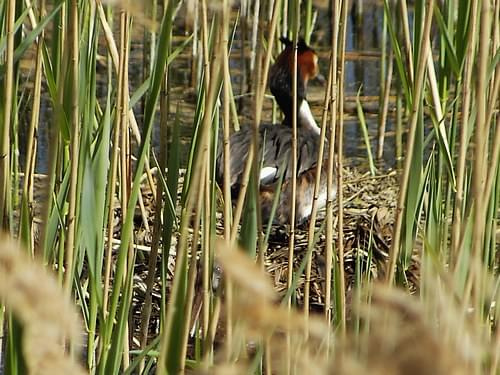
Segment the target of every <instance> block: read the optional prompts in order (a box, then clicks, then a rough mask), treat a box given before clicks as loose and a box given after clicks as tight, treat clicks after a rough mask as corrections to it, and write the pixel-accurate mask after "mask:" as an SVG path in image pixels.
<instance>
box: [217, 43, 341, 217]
mask: <svg viewBox="0 0 500 375" xmlns="http://www.w3.org/2000/svg"><path fill="white" fill-rule="evenodd" d="M280 40H281V42H282V43H283V44H284V45H285V49H284V50H283V51H282V52H281V53H280V55H279V56H278V58H277V59H276V62H275V63H274V65H273V66H272V67H271V69H270V72H269V75H270V78H269V85H270V89H271V93H272V94H273V95H274V97H275V98H276V101H277V103H278V105H279V107H280V109H281V110H282V111H283V114H284V120H283V124H282V125H279V124H277V125H272V124H261V125H260V127H259V136H260V150H259V157H260V158H261V166H262V167H261V170H260V174H259V182H260V199H261V207H262V220H263V222H264V223H267V222H268V221H269V217H270V214H271V207H272V203H273V201H274V197H275V193H276V190H277V188H278V186H277V184H278V181H279V179H280V176H281V175H282V174H283V180H282V181H283V182H282V185H281V195H280V197H279V203H278V206H277V210H276V213H275V217H274V223H279V224H287V223H290V211H291V210H290V204H291V202H292V191H291V190H292V187H291V185H292V184H291V177H292V173H293V171H292V153H291V151H292V118H293V90H292V77H293V58H294V57H293V43H292V42H291V41H290V40H289V39H286V38H280ZM318 71H319V69H318V57H317V55H316V53H315V52H314V50H313V49H311V48H310V47H309V46H308V45H307V44H306V43H305V42H304V41H303V40H300V41H299V42H298V44H297V170H296V177H297V194H296V196H297V200H296V214H295V222H296V224H302V223H304V222H305V221H306V220H307V219H308V218H309V216H310V215H311V210H312V203H313V197H314V195H313V194H314V183H315V177H316V165H317V160H318V151H319V146H320V137H319V133H320V129H319V127H318V125H317V124H316V121H315V120H314V117H313V115H312V113H311V110H310V107H309V104H308V102H307V99H306V92H307V84H308V81H309V80H310V79H312V78H315V77H316V75H317V74H318ZM250 142H251V128H250V127H246V128H244V129H242V130H240V131H239V132H235V133H233V134H232V135H231V137H230V140H229V143H230V150H231V151H230V152H231V168H230V169H231V170H230V184H231V194H232V196H233V198H235V196H236V195H237V194H238V192H239V187H240V181H241V177H242V174H243V170H244V168H245V163H246V160H247V158H248V150H249V146H250ZM326 154H327V153H326V152H325V154H324V155H325V156H324V157H323V158H324V159H326ZM216 169H217V173H216V179H217V182H218V183H219V184H222V181H223V173H224V157H223V147H222V142H220V143H219V147H218V150H217V160H216ZM325 169H326V168H323V169H322V170H323V171H324V170H325ZM323 171H322V173H321V179H320V181H321V182H320V191H319V196H318V208H322V207H324V206H325V205H326V198H327V197H326V194H327V188H326V172H323ZM335 193H336V191H335V192H334V194H335Z"/></svg>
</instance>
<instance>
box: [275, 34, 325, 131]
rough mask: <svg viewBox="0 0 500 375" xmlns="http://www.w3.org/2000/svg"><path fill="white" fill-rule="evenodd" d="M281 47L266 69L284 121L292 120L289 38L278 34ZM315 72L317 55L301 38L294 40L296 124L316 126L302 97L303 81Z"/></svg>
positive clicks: (311, 77)
mask: <svg viewBox="0 0 500 375" xmlns="http://www.w3.org/2000/svg"><path fill="white" fill-rule="evenodd" d="M280 41H281V43H283V44H284V46H285V49H284V50H283V51H282V52H281V53H280V54H279V55H278V57H277V58H276V61H275V63H274V65H273V66H272V67H271V70H270V72H269V86H270V89H271V93H272V94H273V95H274V97H275V98H276V101H277V103H278V105H279V106H280V108H281V110H282V111H283V113H284V115H285V119H284V123H285V125H290V126H291V124H292V113H293V64H294V50H293V47H294V46H293V41H292V40H290V39H288V38H286V37H281V38H280ZM318 73H319V66H318V55H317V54H316V52H315V51H314V50H313V49H312V48H311V47H309V46H308V45H307V43H306V42H305V41H304V39H302V38H300V39H299V40H298V41H297V118H298V121H299V126H305V127H311V128H312V129H318V131H319V128H318V127H317V124H316V122H315V121H314V118H313V117H312V113H311V111H310V109H309V105H308V103H307V100H306V93H307V83H308V82H309V80H310V79H313V78H315V77H316V76H317V75H318Z"/></svg>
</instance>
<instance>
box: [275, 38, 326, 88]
mask: <svg viewBox="0 0 500 375" xmlns="http://www.w3.org/2000/svg"><path fill="white" fill-rule="evenodd" d="M280 41H281V43H283V44H284V45H285V49H284V50H283V52H281V54H280V56H282V55H283V56H284V58H283V60H282V61H279V60H280V56H278V59H277V62H278V61H279V62H280V63H282V64H283V63H285V62H286V64H287V67H288V69H289V70H290V72H292V71H293V41H292V40H290V39H288V38H287V37H284V36H282V37H280ZM297 71H298V73H299V76H300V79H301V80H302V81H303V82H304V84H305V85H307V82H308V81H309V80H310V79H312V78H315V77H316V76H317V75H318V73H319V66H318V55H317V54H316V52H315V51H314V50H313V49H312V48H311V47H309V46H308V45H307V43H306V42H305V40H304V39H303V38H299V40H298V41H297Z"/></svg>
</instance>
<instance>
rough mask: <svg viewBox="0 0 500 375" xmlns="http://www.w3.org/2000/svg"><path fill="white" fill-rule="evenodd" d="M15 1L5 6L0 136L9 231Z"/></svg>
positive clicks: (1, 212) (0, 201)
mask: <svg viewBox="0 0 500 375" xmlns="http://www.w3.org/2000/svg"><path fill="white" fill-rule="evenodd" d="M15 16H16V1H15V0H8V1H7V4H6V15H5V29H6V34H7V49H6V52H5V60H6V61H5V91H4V105H3V125H2V132H1V134H0V137H1V138H0V141H1V144H0V147H1V148H0V155H1V157H0V229H5V230H8V229H9V219H8V216H9V215H8V206H9V205H10V203H9V202H10V179H11V177H10V172H11V171H10V130H11V115H12V108H13V102H12V101H13V96H14V93H13V90H14V87H13V85H14V20H15Z"/></svg>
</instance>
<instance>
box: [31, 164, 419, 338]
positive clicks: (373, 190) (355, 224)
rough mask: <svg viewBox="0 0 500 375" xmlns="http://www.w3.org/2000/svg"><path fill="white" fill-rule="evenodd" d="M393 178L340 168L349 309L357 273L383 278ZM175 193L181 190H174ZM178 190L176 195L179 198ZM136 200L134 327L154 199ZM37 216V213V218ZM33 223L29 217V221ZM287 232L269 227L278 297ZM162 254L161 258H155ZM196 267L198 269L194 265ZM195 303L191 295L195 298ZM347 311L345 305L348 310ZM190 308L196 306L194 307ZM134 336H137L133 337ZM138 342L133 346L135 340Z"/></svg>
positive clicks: (156, 293) (303, 241)
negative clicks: (341, 170) (341, 169)
mask: <svg viewBox="0 0 500 375" xmlns="http://www.w3.org/2000/svg"><path fill="white" fill-rule="evenodd" d="M182 177H183V176H182V174H181V177H180V181H179V182H180V184H179V185H180V187H182V180H183V178H182ZM397 180H398V178H397V176H396V173H395V172H394V171H390V172H388V173H386V174H384V175H377V176H371V175H370V174H369V173H362V172H360V171H359V170H358V169H356V168H345V169H344V181H345V183H344V191H343V192H344V216H343V217H344V223H343V235H344V269H345V278H346V279H345V281H346V289H347V303H348V305H349V301H350V295H351V293H352V290H353V288H354V287H355V285H356V279H357V277H358V276H359V275H363V277H365V279H366V277H367V273H369V276H370V278H372V279H380V278H383V277H384V275H385V272H386V266H387V260H388V252H389V247H390V243H391V236H392V230H393V223H394V219H395V212H396V202H397V194H398V181H397ZM36 181H37V185H38V187H39V188H37V189H35V191H36V192H37V191H38V192H43V185H44V184H45V183H46V180H45V177H44V176H38V177H37V178H36ZM180 189H181V188H180ZM180 189H179V194H180ZM141 193H142V194H141V199H140V201H139V203H138V205H137V208H136V212H135V237H134V241H135V244H136V246H137V247H138V249H140V250H143V251H141V252H139V253H138V257H137V259H136V265H135V268H134V298H133V305H134V306H133V307H132V309H133V319H134V323H135V324H134V326H135V327H137V329H138V327H140V326H141V324H140V314H141V308H142V307H141V306H142V305H143V303H144V299H145V295H146V278H147V273H148V272H147V271H148V262H149V254H150V253H149V250H150V246H151V242H152V232H153V227H154V224H153V222H154V216H155V206H154V202H155V200H154V197H153V193H152V191H151V189H150V188H149V184H147V182H145V183H144V185H143V187H142V189H141ZM41 196H43V193H42V194H40V193H39V194H38V195H36V196H35V201H36V202H37V203H36V207H35V212H36V213H37V214H39V213H40V206H41V204H40V200H38V199H41ZM120 211H121V210H120V208H119V202H118V201H116V202H115V215H116V216H115V229H114V232H115V233H114V234H115V236H114V237H115V238H119V232H120V230H121V227H120V215H121V212H120ZM337 213H338V210H337V207H334V216H335V219H334V220H335V228H334V232H333V244H332V245H333V251H334V254H335V255H334V256H335V260H337V261H338V251H337V238H338V230H337ZM37 216H38V215H37ZM322 217H324V212H320V213H319V219H318V220H317V226H316V233H315V236H316V237H317V241H316V242H315V243H314V246H313V251H312V268H311V278H310V294H309V305H310V307H311V309H312V310H317V311H323V309H324V307H325V306H324V301H325V263H326V258H325V247H326V238H325V237H326V234H325V230H324V225H323V222H324V220H323V219H322ZM36 222H37V220H36V218H35V223H36ZM307 226H308V224H307V223H306V224H305V226H303V227H300V228H296V230H295V243H294V264H293V268H294V271H297V270H298V269H299V268H300V266H301V263H302V262H303V260H304V257H305V256H306V254H307V247H308V235H307V233H308V227H307ZM217 232H218V233H219V234H221V233H222V222H219V223H218V225H217ZM177 240H178V233H175V234H174V235H173V236H172V244H171V248H170V252H169V255H168V275H167V277H168V281H167V285H166V291H167V293H169V289H170V286H171V285H170V281H171V280H172V277H173V272H174V268H175V250H176V246H177ZM115 241H116V246H115V253H114V256H116V250H117V249H118V245H119V240H115ZM191 241H192V230H191V231H190V238H189V244H188V246H190V248H192V243H191ZM288 246H289V228H288V227H286V226H273V227H272V228H271V232H270V236H269V243H268V247H267V250H266V254H265V260H264V264H265V267H266V269H267V272H268V273H269V275H270V277H271V279H272V280H273V282H274V286H275V290H276V291H277V293H278V294H279V295H281V296H284V295H285V293H286V290H287V277H288V268H289V265H288V256H289V255H288V254H289V248H288ZM161 256H163V255H161ZM156 262H157V264H156V266H157V267H156V270H157V273H156V275H155V281H154V287H153V291H152V296H153V304H152V307H153V310H152V315H151V320H150V327H149V332H150V334H151V335H154V334H155V332H157V331H158V328H159V327H158V324H159V323H158V322H159V312H160V301H161V292H162V285H161V279H160V269H161V258H160V257H158V258H157V260H156ZM199 269H201V267H199ZM407 276H408V279H409V280H410V285H412V286H413V287H414V286H415V285H417V284H418V270H417V266H415V267H414V268H413V269H411V270H410V271H409V272H408V275H407ZM197 285H198V286H197V289H199V290H197V292H196V294H201V283H197ZM304 287H305V276H304V274H302V275H300V277H299V278H298V280H297V289H296V293H295V300H296V303H297V304H298V305H299V306H301V305H303V304H304ZM195 302H196V297H195ZM348 307H349V306H348ZM194 310H196V306H195V307H194ZM136 337H139V335H138V332H137V336H136ZM136 344H138V342H136Z"/></svg>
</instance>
